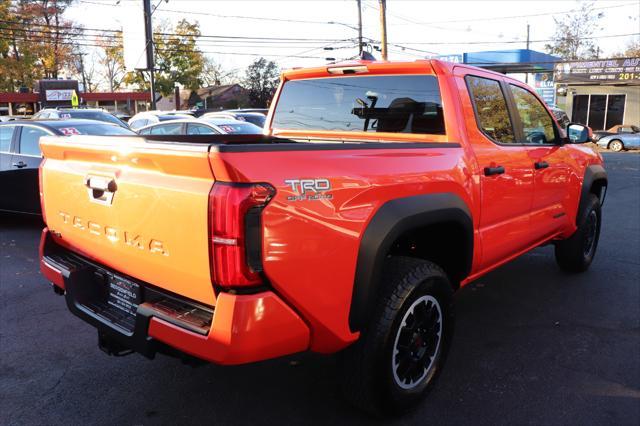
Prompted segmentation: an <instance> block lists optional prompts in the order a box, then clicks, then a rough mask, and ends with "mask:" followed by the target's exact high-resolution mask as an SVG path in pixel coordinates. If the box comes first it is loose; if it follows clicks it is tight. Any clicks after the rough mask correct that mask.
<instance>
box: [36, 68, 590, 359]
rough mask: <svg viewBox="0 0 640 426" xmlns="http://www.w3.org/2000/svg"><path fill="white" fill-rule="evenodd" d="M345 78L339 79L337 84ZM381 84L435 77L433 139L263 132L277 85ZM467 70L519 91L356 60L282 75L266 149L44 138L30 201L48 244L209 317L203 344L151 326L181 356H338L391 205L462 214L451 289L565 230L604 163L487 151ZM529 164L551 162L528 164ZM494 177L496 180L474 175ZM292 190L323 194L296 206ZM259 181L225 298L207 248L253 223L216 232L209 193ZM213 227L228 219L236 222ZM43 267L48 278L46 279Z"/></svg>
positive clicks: (231, 241) (586, 155)
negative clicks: (245, 271)
mask: <svg viewBox="0 0 640 426" xmlns="http://www.w3.org/2000/svg"><path fill="white" fill-rule="evenodd" d="M342 69H345V70H347V71H348V72H349V73H350V74H348V75H347V74H345V75H342V74H340V73H341V72H343V71H342ZM363 70H364V71H363ZM351 72H353V73H351ZM383 75H403V76H411V75H418V76H421V75H425V76H431V77H430V78H433V77H435V78H437V88H438V89H439V92H440V101H441V106H442V107H441V112H442V117H443V120H444V132H440V133H444V134H413V133H400V132H399V133H391V132H387V131H380V132H374V131H359V130H358V131H330V130H326V129H324V130H316V129H310V130H300V129H287V128H277V127H274V126H273V124H272V123H274V113H275V110H276V108H277V107H276V106H277V105H278V101H279V99H280V96H281V95H282V92H283V87H284V86H285V85H286V84H287V82H290V81H296V80H304V79H331V78H333V77H343V78H350V79H357V78H360V76H383ZM468 75H472V76H476V77H481V78H487V79H492V80H495V81H499V82H500V84H502V85H503V87H506V85H509V84H510V85H513V86H518V87H521V88H524V89H526V90H529V91H530V89H528V88H527V86H526V85H524V84H522V83H520V82H517V81H515V80H511V79H509V78H507V77H505V76H503V75H501V74H497V73H492V72H489V71H486V70H481V69H478V68H473V67H468V66H460V65H454V64H446V63H443V62H439V61H416V62H410V63H390V62H380V63H378V62H366V61H363V62H353V63H346V64H337V65H335V66H334V65H332V66H329V67H327V66H324V67H318V68H309V69H301V70H292V71H287V72H285V73H284V74H283V76H282V84H281V86H280V87H279V89H278V91H277V92H276V95H275V98H274V101H273V106H272V108H271V110H270V112H269V115H268V117H267V130H265V134H266V135H268V136H274V137H276V138H278V139H276V141H271V140H270V139H265V140H256V142H255V143H243V144H234V143H233V142H232V141H229V142H228V143H227V142H224V141H223V142H221V143H219V142H211V143H195V142H194V143H184V142H171V141H167V142H169V143H166V142H165V143H161V142H157V141H153V140H145V139H143V138H114V137H69V138H64V139H62V138H43V139H42V141H41V145H42V149H43V153H44V156H45V157H46V162H45V163H44V167H43V170H42V171H41V173H42V188H41V190H42V192H43V208H44V210H46V221H47V226H48V228H49V231H50V232H51V234H52V235H53V237H52V239H51V240H52V241H55V243H56V244H57V245H58V246H60V247H63V248H64V249H65V250H68V251H70V252H73V253H76V254H78V255H81V256H84V257H85V258H87V259H90V260H91V261H93V262H96V263H97V264H100V265H103V266H104V267H105V268H106V269H108V270H112V271H115V272H117V273H120V274H122V275H124V276H127V277H131V278H132V279H135V280H139V281H140V282H142V283H148V284H149V285H150V286H153V287H154V288H157V289H159V290H162V291H166V292H167V294H171V295H174V296H176V297H182V298H185V299H187V301H188V302H189V303H192V302H193V303H196V304H200V305H203V306H206V307H207V308H208V309H210V310H211V311H212V312H213V319H212V323H211V329H210V331H209V333H208V334H207V335H203V334H198V333H197V332H194V331H189V330H187V329H185V328H183V327H181V326H179V325H176V324H174V323H170V322H167V321H165V320H162V319H159V318H155V317H154V318H152V319H151V320H150V322H149V326H148V334H149V336H150V337H151V338H153V339H156V340H158V341H160V342H163V343H166V344H168V345H170V346H172V347H175V348H177V349H179V350H181V351H183V352H185V353H188V354H190V355H194V356H196V357H199V358H202V359H205V360H209V361H212V362H216V363H220V364H239V363H246V362H252V361H257V360H261V359H267V358H272V357H276V356H281V355H285V354H288V353H294V352H298V351H303V350H311V351H315V352H321V353H331V352H336V351H338V350H340V349H342V348H344V347H346V346H348V345H349V344H351V343H353V342H354V341H356V340H357V339H358V337H359V330H358V329H357V328H354V327H353V326H352V323H351V315H352V314H353V306H354V303H356V302H357V300H356V296H355V293H356V292H355V291H354V288H355V282H356V281H357V280H358V266H359V265H361V263H360V262H362V261H363V260H362V258H361V256H362V252H363V250H362V248H363V244H365V243H366V242H365V240H366V238H365V236H366V235H367V232H368V230H369V229H370V227H371V226H373V225H372V224H373V223H374V221H375V218H376V215H377V214H379V212H380V211H381V210H382V209H383V208H384V207H385V206H389V205H392V202H394V201H396V200H407V199H418V198H419V197H420V196H424V195H434V194H439V195H442V194H445V195H447V196H449V197H451V198H454V199H456V200H459V203H460V205H461V206H462V208H463V209H464V210H465V211H466V212H468V217H469V222H470V229H469V244H471V245H472V247H471V252H470V256H469V262H468V263H469V265H468V269H467V270H465V271H464V274H463V275H462V276H460V277H459V281H460V284H461V285H465V284H467V283H468V282H470V281H471V280H473V279H476V278H478V277H479V276H481V275H483V274H485V273H486V272H488V271H490V270H492V269H494V268H496V267H498V266H499V265H502V264H504V263H505V262H507V261H509V260H511V259H513V258H514V257H517V256H519V255H520V254H522V253H524V252H526V251H528V250H530V249H532V248H535V247H537V246H539V245H540V244H543V243H547V242H549V241H552V240H554V239H559V238H566V237H568V236H570V235H572V234H573V232H574V231H575V229H576V226H575V222H576V214H577V211H578V206H579V203H580V200H581V194H582V185H583V181H584V180H585V173H586V169H587V167H589V166H592V165H596V166H600V165H601V164H602V158H601V157H600V156H599V155H598V154H597V153H595V152H593V151H592V150H591V149H590V148H588V147H585V146H580V145H574V144H568V143H562V144H560V143H558V144H556V145H551V144H547V145H541V144H538V145H533V144H526V143H513V144H510V145H509V144H499V143H496V142H495V141H494V140H492V139H491V138H489V137H488V136H487V134H486V132H484V131H483V130H482V129H480V127H479V125H478V121H477V118H476V112H475V111H474V101H473V99H472V95H471V94H470V92H469V90H468V88H467V85H466V80H465V78H466V76H468ZM434 87H435V85H434ZM534 96H537V95H534ZM363 102H364V101H363ZM353 114H355V112H354V113H353ZM283 139H285V141H283ZM265 141H266V142H265ZM236 145H238V146H236ZM541 162H546V163H548V167H547V168H544V169H538V168H536V167H535V164H537V163H541ZM498 167H503V168H504V172H503V173H501V174H489V175H487V174H486V173H485V169H487V168H498ZM292 180H294V181H296V182H299V181H303V180H304V181H307V182H308V183H309V185H312V188H313V185H314V182H317V181H320V182H326V185H328V186H325V190H322V191H319V190H316V189H314V190H313V191H315V192H314V193H313V194H314V195H316V194H320V195H318V196H317V197H315V198H313V197H311V198H305V197H301V191H300V188H301V187H296V184H295V183H293V184H292ZM257 183H260V184H264V185H268V187H269V188H271V189H273V190H274V195H272V196H270V197H269V199H268V200H263V201H264V202H263V204H260V203H257V204H256V205H258V204H259V210H260V218H259V222H258V223H259V232H257V233H254V234H251V235H252V237H253V238H256V239H257V240H258V243H259V244H261V249H258V250H253V251H251V250H249V249H248V247H249V246H248V245H245V248H246V253H245V255H246V257H247V258H249V257H250V256H249V253H250V252H251V253H252V255H253V256H254V258H255V256H256V253H257V257H258V258H259V259H258V260H259V262H254V263H253V264H251V267H252V268H256V271H253V272H256V273H258V272H259V273H260V274H261V275H260V276H261V277H262V278H263V279H264V286H261V287H257V288H255V289H253V290H252V291H253V292H254V294H247V293H242V292H238V293H235V291H236V290H237V289H236V288H221V286H217V285H216V283H215V282H213V281H214V280H213V279H212V277H214V275H215V274H214V271H213V268H214V266H212V265H215V262H216V261H220V259H217V258H214V257H213V254H212V253H213V250H212V244H219V246H216V247H218V248H220V247H222V246H224V245H226V246H228V247H231V246H234V247H237V246H238V245H240V244H249V243H248V242H247V241H250V240H251V238H250V236H249V235H248V232H249V231H247V229H249V227H248V225H247V226H246V227H244V228H243V226H244V225H246V223H245V222H244V221H245V220H246V221H247V223H249V220H248V219H247V218H246V217H243V218H241V220H242V221H243V222H242V225H243V226H236V227H235V228H238V229H243V230H242V231H238V232H240V233H241V235H239V236H238V235H233V236H229V235H212V234H211V232H212V231H211V226H210V223H211V222H210V221H211V217H212V215H215V214H221V212H218V211H211V209H212V208H211V207H210V206H211V204H210V202H209V200H210V196H211V194H212V187H214V185H229V188H230V189H229V191H231V190H232V189H233V185H238V186H240V185H244V186H243V188H247V187H250V185H253V184H257ZM217 201H218V204H216V205H221V206H222V205H224V203H223V201H224V200H217ZM252 205H253V204H252ZM422 207H424V208H425V209H426V208H428V202H425V203H424V206H422ZM220 209H222V207H221V208H220ZM223 213H224V212H223ZM218 219H219V222H220V223H223V224H224V223H226V222H225V220H227V219H228V220H232V219H237V218H235V217H234V218H231V219H229V218H228V217H226V216H220V217H218ZM239 223H240V222H234V224H236V225H237V224H239ZM231 228H233V229H235V228H234V227H229V229H231ZM225 229H226V228H225ZM253 241H254V243H255V240H253ZM221 252H222V251H221ZM254 261H255V259H254ZM41 265H42V268H43V273H44V274H45V276H46V277H47V279H49V280H50V281H53V282H54V283H55V282H56V281H55V280H56V279H58V278H57V276H56V273H55V270H50V269H47V264H46V263H41ZM244 266H245V267H249V266H248V265H244ZM63 285H64V283H62V285H59V287H61V288H62V287H63ZM242 290H245V289H242ZM250 290H251V289H250Z"/></svg>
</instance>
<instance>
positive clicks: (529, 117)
mask: <svg viewBox="0 0 640 426" xmlns="http://www.w3.org/2000/svg"><path fill="white" fill-rule="evenodd" d="M509 87H510V88H511V93H513V99H514V100H515V102H516V109H517V110H518V115H519V116H520V121H522V130H523V132H524V138H525V141H526V143H537V144H553V143H556V132H555V129H554V126H553V119H552V118H551V116H550V115H549V113H548V112H547V109H546V108H545V107H544V106H543V105H542V103H540V101H539V100H538V98H536V97H535V96H534V95H533V94H532V93H531V92H529V91H528V90H526V89H523V88H522V87H519V86H515V85H513V84H510V85H509Z"/></svg>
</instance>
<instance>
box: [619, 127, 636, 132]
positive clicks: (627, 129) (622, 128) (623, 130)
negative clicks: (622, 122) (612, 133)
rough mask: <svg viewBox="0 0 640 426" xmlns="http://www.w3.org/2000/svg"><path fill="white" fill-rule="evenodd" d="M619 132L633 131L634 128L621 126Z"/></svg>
mask: <svg viewBox="0 0 640 426" xmlns="http://www.w3.org/2000/svg"><path fill="white" fill-rule="evenodd" d="M618 133H633V129H632V128H631V127H619V128H618Z"/></svg>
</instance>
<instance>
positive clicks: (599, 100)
mask: <svg viewBox="0 0 640 426" xmlns="http://www.w3.org/2000/svg"><path fill="white" fill-rule="evenodd" d="M606 107H607V95H591V104H590V105H589V123H588V126H589V127H591V129H593V130H604V112H605V109H606Z"/></svg>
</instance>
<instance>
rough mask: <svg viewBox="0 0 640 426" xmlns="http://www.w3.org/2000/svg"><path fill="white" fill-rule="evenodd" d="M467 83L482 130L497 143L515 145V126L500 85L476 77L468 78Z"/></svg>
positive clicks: (493, 81)
mask: <svg viewBox="0 0 640 426" xmlns="http://www.w3.org/2000/svg"><path fill="white" fill-rule="evenodd" d="M466 81H467V85H468V87H469V92H470V95H471V100H472V101H473V105H474V107H475V110H476V116H477V117H476V118H477V120H478V126H479V127H480V129H482V131H483V132H484V133H485V134H486V135H487V136H489V137H490V138H491V139H493V140H494V141H496V142H499V143H514V142H515V141H516V139H515V136H514V132H513V125H512V124H511V119H510V118H509V111H508V109H507V102H506V100H505V98H504V94H503V93H502V89H501V88H500V83H498V82H497V81H496V80H490V79H488V78H481V77H474V76H467V77H466Z"/></svg>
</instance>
